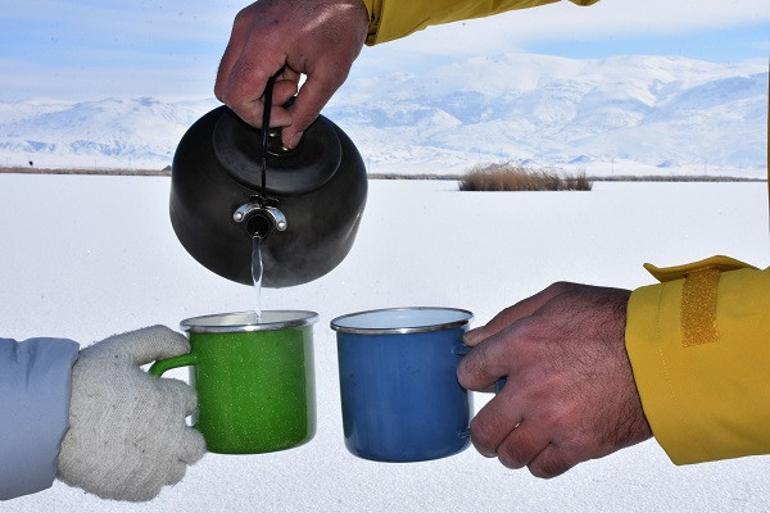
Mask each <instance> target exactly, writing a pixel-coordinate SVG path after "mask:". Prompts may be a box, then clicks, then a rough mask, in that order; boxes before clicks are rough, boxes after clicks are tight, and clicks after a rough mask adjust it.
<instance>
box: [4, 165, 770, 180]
mask: <svg viewBox="0 0 770 513" xmlns="http://www.w3.org/2000/svg"><path fill="white" fill-rule="evenodd" d="M0 173H17V174H33V175H99V176H171V168H170V167H167V168H165V169H104V168H102V169H100V168H45V167H23V166H15V167H0ZM464 176H465V175H450V174H432V173H420V174H400V173H369V179H371V180H452V181H460V180H462V179H463V178H464ZM587 180H588V181H591V182H766V181H767V179H766V178H748V177H741V176H709V175H679V176H658V175H640V176H634V175H617V176H588V177H587Z"/></svg>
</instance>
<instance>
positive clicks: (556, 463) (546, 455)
mask: <svg viewBox="0 0 770 513" xmlns="http://www.w3.org/2000/svg"><path fill="white" fill-rule="evenodd" d="M578 463H579V462H578V461H574V460H573V459H572V458H571V457H569V455H567V454H566V452H564V450H562V449H561V448H559V447H557V446H555V445H553V444H549V445H547V446H546V447H545V448H544V449H543V450H542V451H540V452H539V453H538V454H537V455H536V456H535V457H534V458H533V459H532V461H530V462H529V464H528V465H527V468H529V471H530V472H531V473H532V475H533V476H536V477H542V478H544V479H550V478H552V477H556V476H558V475H560V474H563V473H565V472H566V471H568V470H569V469H571V468H572V467H574V466H575V465H577V464H578Z"/></svg>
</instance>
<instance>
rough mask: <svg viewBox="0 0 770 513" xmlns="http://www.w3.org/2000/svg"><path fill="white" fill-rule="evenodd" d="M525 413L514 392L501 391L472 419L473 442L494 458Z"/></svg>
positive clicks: (482, 451) (481, 451) (485, 453)
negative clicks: (499, 447)
mask: <svg viewBox="0 0 770 513" xmlns="http://www.w3.org/2000/svg"><path fill="white" fill-rule="evenodd" d="M523 417H524V415H523V412H522V408H521V405H520V404H519V401H518V400H517V397H516V395H514V394H513V393H510V392H509V393H501V394H499V395H497V396H495V397H494V398H493V399H492V400H491V401H489V402H488V403H487V404H485V405H484V407H483V408H482V409H481V410H479V412H478V413H477V414H476V416H475V417H474V418H473V420H472V421H471V425H470V429H471V442H473V446H474V447H476V450H477V451H479V452H480V453H481V454H482V455H483V456H486V457H487V458H493V457H494V456H495V455H496V454H497V451H498V446H499V445H500V444H501V443H502V442H503V440H505V439H506V437H507V436H508V435H509V434H510V433H511V432H512V431H513V430H515V429H516V426H517V425H519V424H520V423H521V420H522V419H523Z"/></svg>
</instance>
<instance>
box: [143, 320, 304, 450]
mask: <svg viewBox="0 0 770 513" xmlns="http://www.w3.org/2000/svg"><path fill="white" fill-rule="evenodd" d="M317 320H318V314H316V313H315V312H307V311H289V310H268V311H265V312H263V313H262V315H261V316H260V317H259V319H257V316H256V314H255V313H254V312H240V313H227V314H218V315H206V316H203V317H195V318H192V319H187V320H184V321H182V323H181V327H182V329H183V330H184V331H186V332H187V333H188V335H189V338H190V346H191V350H190V352H189V353H188V354H184V355H181V356H176V357H173V358H167V359H165V360H158V361H157V362H155V363H154V364H153V365H152V367H150V370H149V372H150V374H152V375H155V376H161V375H162V374H163V373H164V372H166V371H167V370H169V369H173V368H176V367H186V366H189V367H190V384H191V385H192V386H194V387H195V389H196V391H197V392H198V410H197V412H196V414H195V416H194V417H193V427H195V428H196V429H197V430H198V431H200V432H201V433H202V434H203V437H204V438H205V439H206V446H207V447H208V450H209V451H211V452H216V453H222V454H258V453H264V452H273V451H280V450H283V449H289V448H291V447H297V446H298V445H302V444H304V443H305V442H307V441H309V440H310V439H311V438H313V435H314V434H315V424H316V418H315V417H316V412H315V384H314V375H313V323H314V322H316V321H317Z"/></svg>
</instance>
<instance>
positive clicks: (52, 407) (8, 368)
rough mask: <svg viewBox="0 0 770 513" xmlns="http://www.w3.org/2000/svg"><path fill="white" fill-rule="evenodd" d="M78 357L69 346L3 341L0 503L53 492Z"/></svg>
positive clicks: (51, 342)
mask: <svg viewBox="0 0 770 513" xmlns="http://www.w3.org/2000/svg"><path fill="white" fill-rule="evenodd" d="M77 355H78V345H77V344H76V343H75V342H73V341H71V340H64V339H51V338H37V339H31V340H27V341H25V342H16V341H14V340H9V339H0V500H7V499H12V498H14V497H18V496H20V495H26V494H29V493H35V492H38V491H40V490H44V489H46V488H48V487H49V486H51V483H52V482H53V480H54V477H55V475H56V461H57V456H58V453H59V445H60V443H61V440H62V438H63V436H64V434H65V432H66V431H67V426H68V418H69V401H70V390H71V379H72V378H71V376H72V365H73V363H74V362H75V360H76V359H77Z"/></svg>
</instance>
